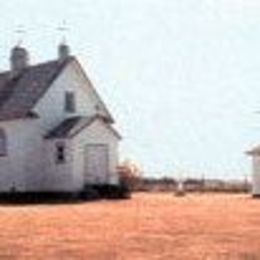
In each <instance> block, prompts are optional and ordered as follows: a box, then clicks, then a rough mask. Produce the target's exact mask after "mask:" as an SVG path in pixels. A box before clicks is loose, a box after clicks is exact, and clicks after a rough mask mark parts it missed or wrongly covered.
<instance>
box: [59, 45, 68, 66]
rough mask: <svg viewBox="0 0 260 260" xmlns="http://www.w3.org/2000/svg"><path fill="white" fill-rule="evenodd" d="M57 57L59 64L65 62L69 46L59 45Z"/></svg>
mask: <svg viewBox="0 0 260 260" xmlns="http://www.w3.org/2000/svg"><path fill="white" fill-rule="evenodd" d="M58 55H59V56H58V58H59V60H60V61H61V62H63V61H65V60H66V59H67V58H68V57H69V56H70V48H69V46H68V45H67V44H65V43H61V44H60V45H59V47H58Z"/></svg>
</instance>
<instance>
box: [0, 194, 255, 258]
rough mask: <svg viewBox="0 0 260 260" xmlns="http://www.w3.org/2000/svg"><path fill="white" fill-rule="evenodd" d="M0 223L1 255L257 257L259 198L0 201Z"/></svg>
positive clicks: (159, 196) (165, 196) (151, 196)
mask: <svg viewBox="0 0 260 260" xmlns="http://www.w3.org/2000/svg"><path fill="white" fill-rule="evenodd" d="M0 225H1V232H0V259H35V260H37V259H48V260H49V259H63V260H65V259H89V260H96V259H98V260H103V259H104V260H114V259H116V260H117V259H118V260H121V259H122V260H141V259H142V260H143V259H149V260H153V259H169V260H174V259H177V260H178V259H181V260H185V259H187V260H192V259H207V260H209V259H210V260H211V259H214V260H215V259H223V260H224V259H225V260H226V259H241V260H256V259H260V200H256V199H251V198H250V197H249V196H247V195H224V194H210V195H209V194H208V195H206V194H204V195H188V196H186V197H182V198H178V197H175V196H174V195H173V194H169V193H168V194H159V193H157V194H136V195H134V196H133V199H132V200H125V201H101V202H88V203H82V204H74V205H73V204H70V205H39V206H35V205H32V206H0Z"/></svg>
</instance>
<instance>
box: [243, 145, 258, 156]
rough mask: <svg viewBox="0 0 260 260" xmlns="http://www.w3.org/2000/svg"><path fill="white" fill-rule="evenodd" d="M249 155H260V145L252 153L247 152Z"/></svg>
mask: <svg viewBox="0 0 260 260" xmlns="http://www.w3.org/2000/svg"><path fill="white" fill-rule="evenodd" d="M246 153H247V154H248V155H257V156H259V155H260V145H258V146H255V147H253V148H252V149H251V150H250V151H247V152H246Z"/></svg>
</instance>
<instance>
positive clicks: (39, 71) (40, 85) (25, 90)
mask: <svg viewBox="0 0 260 260" xmlns="http://www.w3.org/2000/svg"><path fill="white" fill-rule="evenodd" d="M73 59H75V58H73V57H69V58H67V59H66V60H65V61H63V62H61V61H59V60H54V61H49V62H45V63H41V64H38V65H34V66H29V67H28V68H26V69H24V70H23V71H22V72H21V73H20V74H19V75H16V76H13V75H12V72H11V71H7V72H2V73H0V120H11V119H17V118H24V117H31V114H32V111H31V110H32V108H33V107H34V105H35V104H36V103H37V102H38V100H39V99H40V98H41V97H42V95H43V94H44V93H45V92H46V91H47V89H48V88H49V87H50V85H51V84H52V82H53V81H54V80H55V79H56V77H57V76H58V75H59V74H60V72H61V71H62V70H63V68H64V67H65V66H66V65H67V64H68V63H69V62H71V61H72V60H73Z"/></svg>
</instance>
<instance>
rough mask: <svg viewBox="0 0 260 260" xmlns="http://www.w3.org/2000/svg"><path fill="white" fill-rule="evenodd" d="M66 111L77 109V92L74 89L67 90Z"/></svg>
mask: <svg viewBox="0 0 260 260" xmlns="http://www.w3.org/2000/svg"><path fill="white" fill-rule="evenodd" d="M65 111H66V112H68V113H74V112H75V111H76V101H75V93H74V92H72V91H67V92H65Z"/></svg>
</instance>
